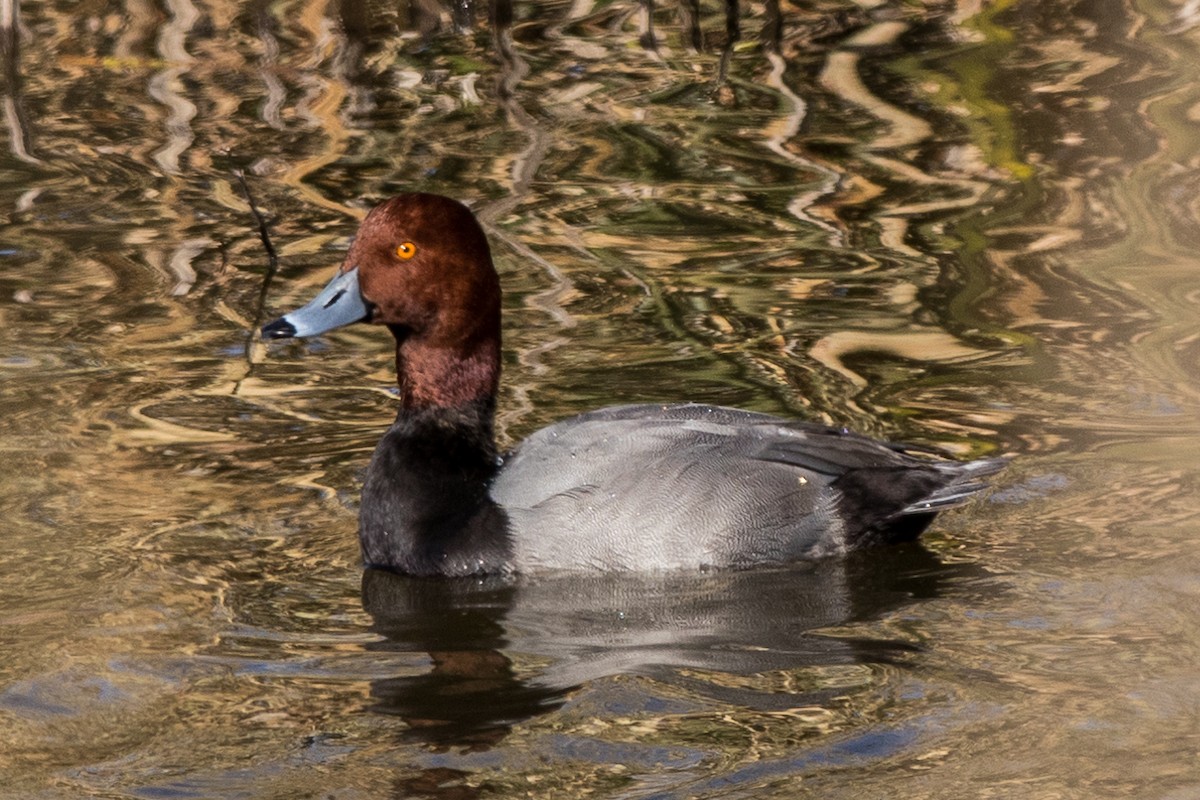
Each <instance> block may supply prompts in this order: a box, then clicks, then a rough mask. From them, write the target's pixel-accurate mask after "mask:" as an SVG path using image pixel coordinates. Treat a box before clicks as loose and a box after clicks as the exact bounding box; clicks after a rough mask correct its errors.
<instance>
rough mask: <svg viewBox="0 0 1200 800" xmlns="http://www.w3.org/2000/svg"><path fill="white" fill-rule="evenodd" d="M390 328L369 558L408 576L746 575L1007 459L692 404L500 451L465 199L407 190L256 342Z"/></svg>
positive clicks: (877, 539)
mask: <svg viewBox="0 0 1200 800" xmlns="http://www.w3.org/2000/svg"><path fill="white" fill-rule="evenodd" d="M357 323H369V324H374V325H382V326H385V327H386V328H387V329H388V330H389V331H390V332H391V334H392V336H393V338H394V339H395V346H396V375H397V387H398V399H399V408H398V411H397V414H396V420H395V422H394V423H392V425H391V427H390V428H388V429H387V431H386V432H385V433H384V434H383V437H382V438H381V439H380V441H379V443H378V445H377V446H376V448H375V451H374V454H373V456H372V457H371V460H370V463H369V465H368V467H367V471H366V475H365V479H364V481H363V488H362V499H361V504H360V506H359V527H358V537H359V543H360V545H361V550H362V558H363V566H364V567H366V568H368V569H383V570H389V571H392V572H397V573H401V574H404V575H408V576H415V577H478V576H490V575H524V574H534V573H540V572H557V571H573V570H583V571H589V572H604V573H609V572H629V571H638V572H643V571H663V570H710V569H725V568H728V569H741V568H753V567H765V566H770V565H775V566H779V565H788V564H793V563H796V562H806V561H814V560H818V559H825V558H830V557H836V556H839V555H842V554H845V553H847V552H849V551H851V550H857V549H860V548H866V547H873V546H878V545H889V544H895V543H898V542H907V541H912V540H914V539H916V538H917V537H918V536H919V535H920V534H921V533H922V532H923V531H924V530H925V529H926V528H927V527H928V526H929V524H930V523H931V522H932V520H933V519H934V517H935V516H936V515H937V514H938V513H939V512H941V511H943V510H945V509H948V508H953V507H955V506H959V505H962V504H964V503H965V502H967V501H968V500H969V499H970V498H972V497H973V496H974V495H976V494H977V493H979V492H980V491H981V490H983V489H985V488H986V487H987V485H988V482H987V481H986V480H985V479H986V478H988V477H989V476H991V475H994V474H995V473H997V472H999V471H1000V470H1001V469H1002V468H1003V467H1004V466H1005V464H1006V463H1007V459H1006V458H1003V457H999V458H995V457H993V458H982V459H977V460H972V461H965V462H964V461H956V460H952V459H948V458H936V457H931V455H930V454H929V453H928V452H927V451H925V450H923V449H922V448H919V447H911V446H906V445H902V444H895V443H891V442H885V441H880V440H876V439H873V438H869V437H866V436H862V435H859V434H857V433H853V432H851V431H850V430H847V429H846V428H842V427H837V426H829V425H824V424H820V423H813V422H807V421H799V420H792V419H786V418H782V417H778V416H774V415H770V414H765V413H758V412H753V411H744V410H739V409H735V408H727V407H722V406H715V405H706V404H703V403H695V402H670V403H640V404H631V405H619V406H613V407H608V408H601V409H598V410H594V411H588V412H586V413H583V414H580V415H578V416H574V417H570V418H568V419H564V420H562V421H560V422H556V423H554V424H552V425H550V426H549V427H546V428H543V429H542V430H539V431H536V432H535V433H533V434H532V435H530V436H529V437H528V438H526V439H525V440H524V441H522V442H520V443H519V444H518V445H517V446H516V447H514V448H513V449H512V450H510V451H509V452H505V453H501V452H499V450H498V448H497V445H496V439H495V434H494V418H495V411H496V394H497V390H498V388H499V382H500V364H501V337H500V332H501V286H500V278H499V275H498V273H497V271H496V268H495V266H494V264H493V262H492V256H491V250H490V248H489V246H488V239H487V236H486V235H485V233H484V231H483V229H482V227H481V225H480V223H479V221H478V220H477V219H476V217H475V215H474V214H473V212H472V211H471V210H470V209H469V208H468V207H467V206H466V205H464V204H462V203H460V202H459V201H457V200H454V199H452V198H449V197H444V196H442V195H437V194H429V193H406V194H401V195H398V196H395V197H392V198H390V199H388V200H386V201H384V202H382V203H380V204H379V205H377V206H375V207H374V208H373V209H372V210H371V211H370V212H369V214H368V215H367V216H366V217H365V218H364V220H363V221H362V223H361V225H360V227H359V230H358V233H357V235H356V236H355V238H354V239H353V241H352V243H351V245H350V247H349V250H348V251H347V253H346V257H345V260H344V262H343V263H342V265H341V267H340V268H339V269H338V270H337V272H336V273H335V275H334V276H333V278H332V279H331V280H330V281H329V283H328V284H327V285H326V286H325V287H324V288H323V289H322V290H321V291H320V292H319V293H318V294H317V296H316V297H315V298H313V299H312V301H311V302H309V303H308V304H307V305H305V306H303V307H302V308H299V309H297V310H295V311H291V312H289V313H287V314H284V315H283V316H281V317H279V318H278V319H275V320H274V321H272V322H269V323H267V324H266V325H264V326H263V327H262V328H261V331H260V335H261V336H262V337H263V338H264V339H288V338H297V337H312V336H319V335H321V334H324V333H326V332H328V331H331V330H334V329H335V328H339V327H341V326H345V325H351V324H357Z"/></svg>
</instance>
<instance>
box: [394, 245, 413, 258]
mask: <svg viewBox="0 0 1200 800" xmlns="http://www.w3.org/2000/svg"><path fill="white" fill-rule="evenodd" d="M416 254H417V246H416V245H415V244H413V243H412V242H404V243H403V244H401V245H399V246H397V247H396V255H398V256H400V257H401V258H403V259H404V260H406V261H407V260H408V259H410V258H412V257H413V256H415V255H416Z"/></svg>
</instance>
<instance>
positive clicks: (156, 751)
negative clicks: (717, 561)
mask: <svg viewBox="0 0 1200 800" xmlns="http://www.w3.org/2000/svg"><path fill="white" fill-rule="evenodd" d="M19 13H20V19H19V25H18V26H17V27H16V28H15V29H13V28H11V27H10V28H8V29H7V30H8V34H9V35H5V36H3V37H2V38H3V40H4V43H5V47H4V48H3V51H4V53H5V55H6V58H5V79H4V82H3V87H4V101H5V102H4V121H5V129H4V131H2V132H0V142H2V144H3V146H2V147H0V450H2V457H3V460H2V462H0V509H2V510H3V513H2V514H0V543H2V546H0V775H2V776H3V781H2V783H3V786H4V788H3V789H0V794H3V795H4V796H11V797H20V798H76V797H105V798H208V797H213V798H239V797H246V798H250V797H254V798H270V797H279V798H283V797H287V798H300V797H312V798H377V797H397V798H399V797H434V798H453V799H455V800H458V799H460V798H472V797H538V798H542V797H544V798H561V797H582V796H589V797H602V798H693V797H697V798H717V797H721V798H727V797H745V798H773V797H778V798H793V797H809V796H812V797H823V798H828V797H847V798H856V800H857V799H858V798H864V797H872V798H874V797H878V798H884V797H889V798H890V797H906V798H918V797H920V798H927V797H928V798H964V797H1005V798H1010V797H1020V798H1097V797H1112V798H1128V797H1138V798H1172V799H1174V798H1195V797H1200V766H1198V765H1197V753H1198V752H1200V693H1198V692H1197V687H1198V686H1200V666H1197V665H1200V613H1198V611H1200V556H1198V555H1197V551H1198V546H1197V539H1198V534H1200V526H1198V523H1197V517H1198V514H1200V495H1198V486H1197V483H1198V480H1197V467H1198V466H1200V446H1198V442H1200V439H1198V436H1200V416H1198V413H1197V412H1198V411H1200V314H1198V312H1200V260H1198V259H1200V256H1198V255H1197V254H1198V253H1200V219H1198V211H1200V199H1198V197H1200V74H1198V73H1200V12H1198V11H1197V6H1196V4H1195V3H1191V2H1189V3H1182V2H1179V3H1174V4H1172V3H1170V2H1168V3H1158V2H1156V0H1145V1H1144V2H1141V1H1139V2H1136V3H1133V4H1124V3H1121V2H1117V1H1116V0H1097V1H1096V2H1088V3H1077V4H1073V3H1067V2H1033V1H1032V0H1012V1H1010V0H1003V1H1002V2H997V3H993V4H982V3H977V2H973V1H972V0H961V1H960V2H959V3H958V4H957V5H956V4H954V3H925V4H919V3H899V2H887V1H884V2H875V1H874V0H860V2H841V1H840V0H829V2H815V3H807V4H804V5H802V6H799V5H792V4H788V3H784V4H779V3H777V2H775V0H770V1H769V2H765V3H757V2H752V3H743V4H741V7H740V8H739V9H738V11H737V14H736V15H735V16H734V17H733V19H734V21H736V22H737V23H738V24H737V32H738V33H739V34H740V39H738V40H736V41H733V40H731V38H730V28H729V27H728V26H727V22H728V20H727V16H726V9H725V7H724V6H723V5H721V4H719V3H704V4H700V5H698V6H693V4H692V3H690V2H685V3H681V4H680V5H678V6H677V5H675V4H663V5H661V7H660V6H658V5H655V4H653V3H649V2H645V3H643V2H634V0H614V1H613V2H593V1H592V0H576V2H565V0H563V1H561V2H514V3H512V4H511V5H510V4H509V2H507V0H497V1H496V2H495V3H493V4H492V7H491V8H484V7H482V6H481V7H478V8H475V7H472V6H471V5H470V4H469V3H468V4H453V5H447V6H445V7H443V6H441V5H440V4H439V3H438V2H437V0H428V1H426V2H412V3H383V2H370V3H365V4H358V3H351V2H345V3H343V4H341V5H339V4H337V3H335V2H328V1H322V0H292V1H288V0H280V1H278V2H267V0H258V2H253V3H235V2H232V1H231V0H209V1H208V2H196V1H195V0H164V2H162V3H150V2H145V0H127V1H126V2H124V3H120V4H115V3H100V2H79V3H67V2H49V1H47V2H36V3H35V2H29V0H27V2H25V3H24V4H21V6H20V8H19ZM239 172H244V173H245V175H246V182H247V184H248V185H249V186H250V189H251V191H252V192H253V194H254V197H255V200H256V203H257V206H258V207H259V208H260V209H261V211H262V213H263V215H264V216H265V217H266V219H267V221H268V223H269V236H270V239H271V241H272V243H273V244H274V246H275V247H276V249H277V250H278V254H279V272H278V274H277V275H275V277H274V279H273V281H272V282H271V283H270V285H269V287H268V289H267V292H266V302H265V308H264V307H263V306H262V301H261V300H260V294H261V292H262V290H263V286H264V280H265V278H266V277H267V273H268V264H269V260H268V258H267V254H266V252H265V250H264V247H263V243H262V241H261V240H260V237H259V232H258V229H257V227H256V224H255V220H254V217H253V216H252V214H251V209H250V206H249V205H248V204H247V202H246V199H245V194H244V192H243V190H242V187H241V185H240V183H239V180H238V178H237V174H238V173H239ZM405 189H419V190H426V191H436V192H441V193H444V194H449V195H452V196H454V197H458V198H460V199H462V200H464V201H467V202H469V203H471V204H472V205H473V206H474V207H475V208H476V209H477V210H478V211H479V213H480V215H481V217H482V218H483V219H484V221H485V223H486V224H487V227H488V231H489V235H490V236H491V239H492V242H493V248H494V253H495V256H496V261H497V266H498V268H499V270H500V272H501V275H502V280H503V283H504V288H505V292H506V301H505V313H506V322H505V336H506V341H505V370H506V372H505V376H504V389H503V393H502V396H501V397H500V400H499V403H500V418H499V424H500V428H501V431H502V436H503V438H504V442H506V443H512V442H515V441H517V440H519V439H520V438H521V437H522V436H524V435H525V434H527V433H529V432H530V431H532V430H534V429H536V428H538V427H540V426H542V425H544V424H547V423H549V422H551V421H553V420H556V419H559V418H562V417H564V416H567V415H570V414H573V413H576V412H579V411H583V410H586V409H589V408H593V407H596V406H600V405H606V404H615V403H625V402H636V401H659V400H665V399H671V400H685V399H686V400H697V401H706V402H712V403H721V404H726V405H736V406H741V407H745V408H750V409H755V410H760V411H768V412H774V413H780V414H788V415H793V416H799V417H803V418H806V419H811V420H825V421H829V422H833V423H836V424H841V425H848V426H851V427H854V428H856V429H858V430H861V431H863V432H866V433H870V434H873V435H878V436H885V437H888V438H893V439H902V440H907V441H913V442H918V443H922V444H926V445H933V446H937V447H940V448H942V449H945V450H947V451H949V452H951V453H953V454H956V455H959V456H962V457H967V456H982V455H987V454H996V453H1012V454H1014V455H1015V456H1016V460H1015V462H1014V464H1013V466H1012V467H1011V468H1010V469H1009V470H1008V471H1006V472H1005V473H1004V474H1003V475H1001V476H1000V477H999V479H998V481H997V486H996V489H995V490H994V491H993V492H992V493H991V494H990V495H989V496H987V497H985V498H983V499H982V500H980V501H977V502H975V503H974V504H972V505H970V506H968V507H967V508H965V509H963V510H960V511H956V512H952V513H950V514H946V515H943V517H941V518H940V520H939V522H938V524H937V525H936V526H935V527H934V529H933V530H931V531H930V532H929V533H928V534H927V535H926V536H925V537H924V538H923V540H922V543H921V544H920V545H919V546H912V547H905V548H895V549H888V550H881V551H875V552H871V553H864V554H859V555H857V556H855V557H853V558H849V559H846V560H843V561H830V562H824V563H820V564H816V565H799V566H796V567H794V568H789V569H777V570H764V571H758V572H736V573H722V572H716V573H706V574H700V575H693V574H687V575H680V574H667V575H647V576H638V577H601V576H557V577H544V578H540V579H527V580H522V581H518V582H514V583H505V582H491V581H485V582H478V583H477V582H464V583H455V582H449V583H447V582H428V581H426V582H420V581H409V580H405V579H402V578H398V577H396V576H389V575H383V574H369V575H366V576H365V577H364V576H363V575H362V573H361V570H360V569H359V566H358V548H357V542H356V539H355V528H356V504H357V495H358V487H359V482H360V480H361V474H362V471H363V469H364V467H365V465H366V462H367V459H368V458H369V455H370V451H371V449H372V448H373V446H374V443H375V441H376V439H377V438H378V436H379V435H380V432H381V431H382V430H383V428H384V427H385V426H386V425H387V424H388V423H389V421H390V419H391V417H392V415H393V414H394V395H393V394H392V392H391V387H392V385H393V380H394V374H393V364H392V352H391V346H390V339H389V337H388V335H387V333H386V331H384V330H379V329H375V328H370V327H367V326H359V327H356V328H351V329H348V330H344V331H340V332H337V333H335V334H331V335H327V336H324V337H321V338H319V339H316V340H313V341H308V342H301V343H283V344H271V345H270V346H269V347H268V346H265V345H264V344H263V343H261V342H258V341H252V340H251V339H250V338H249V333H250V331H251V330H252V329H254V327H255V323H256V321H258V320H260V319H262V318H264V317H265V315H267V314H272V313H276V312H278V311H281V310H286V309H289V308H292V307H295V305H296V304H297V303H298V302H299V301H300V300H303V299H306V298H307V297H308V296H310V295H311V294H312V293H313V292H314V290H315V288H316V287H318V286H320V285H322V284H323V283H324V282H325V281H326V280H327V279H328V277H329V275H330V273H331V270H332V268H333V266H334V265H335V264H337V263H338V261H339V259H340V255H341V253H342V252H343V251H344V250H345V248H346V247H347V243H348V240H349V237H350V236H351V235H352V234H353V231H354V229H355V225H356V222H357V220H358V219H359V218H361V216H362V215H363V213H364V211H365V209H366V208H368V207H369V206H370V205H371V204H372V203H374V202H376V201H378V200H379V199H381V198H383V197H386V196H388V195H389V194H392V193H395V192H397V191H401V190H405Z"/></svg>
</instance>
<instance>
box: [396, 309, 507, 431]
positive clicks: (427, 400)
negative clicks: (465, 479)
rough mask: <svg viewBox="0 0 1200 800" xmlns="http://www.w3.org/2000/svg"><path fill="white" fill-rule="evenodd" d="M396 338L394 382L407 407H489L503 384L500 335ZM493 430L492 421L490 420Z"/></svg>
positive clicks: (401, 404)
mask: <svg viewBox="0 0 1200 800" xmlns="http://www.w3.org/2000/svg"><path fill="white" fill-rule="evenodd" d="M392 333H393V334H394V335H395V337H396V380H397V384H398V385H399V388H400V406H401V408H404V409H410V410H422V409H436V408H442V409H457V408H466V407H468V406H477V405H479V404H480V403H486V404H488V405H489V406H490V405H491V403H492V402H493V399H494V398H495V396H496V389H497V388H498V387H499V385H500V336H499V334H498V333H497V334H495V335H491V336H480V337H477V338H475V339H466V340H464V339H457V340H455V339H439V338H436V337H433V336H421V337H417V336H409V335H405V334H404V332H403V331H396V330H393V331H392ZM486 422H487V426H488V432H489V434H490V432H491V424H492V421H491V417H490V416H489V417H488V419H487V420H486Z"/></svg>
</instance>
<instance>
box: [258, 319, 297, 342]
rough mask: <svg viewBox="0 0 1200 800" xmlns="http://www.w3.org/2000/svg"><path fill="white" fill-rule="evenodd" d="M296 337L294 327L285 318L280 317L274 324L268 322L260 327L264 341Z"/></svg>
mask: <svg viewBox="0 0 1200 800" xmlns="http://www.w3.org/2000/svg"><path fill="white" fill-rule="evenodd" d="M295 335H296V326H295V325H293V324H292V323H290V322H288V321H287V317H280V318H279V319H277V320H275V321H274V322H268V323H267V324H266V325H263V326H262V338H264V339H291V338H292V337H293V336H295Z"/></svg>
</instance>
